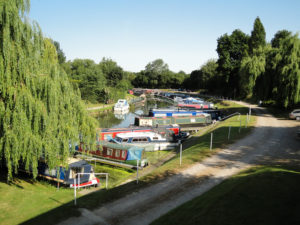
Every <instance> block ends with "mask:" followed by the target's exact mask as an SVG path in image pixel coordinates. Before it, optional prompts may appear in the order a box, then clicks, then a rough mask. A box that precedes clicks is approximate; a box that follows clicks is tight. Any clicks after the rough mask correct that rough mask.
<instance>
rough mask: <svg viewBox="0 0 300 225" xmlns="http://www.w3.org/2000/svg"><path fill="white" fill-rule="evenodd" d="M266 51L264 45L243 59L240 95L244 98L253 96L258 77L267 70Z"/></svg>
mask: <svg viewBox="0 0 300 225" xmlns="http://www.w3.org/2000/svg"><path fill="white" fill-rule="evenodd" d="M264 51H265V50H264V48H262V47H260V48H258V49H255V50H254V52H253V54H252V56H246V57H244V58H243V60H242V63H241V67H240V96H241V97H242V98H251V97H252V95H253V91H254V87H255V85H256V82H257V78H258V77H259V76H260V75H262V74H263V73H264V72H265V66H266V57H265V54H264ZM259 86H260V87H261V85H259Z"/></svg>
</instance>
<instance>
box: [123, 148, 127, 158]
mask: <svg viewBox="0 0 300 225" xmlns="http://www.w3.org/2000/svg"><path fill="white" fill-rule="evenodd" d="M125 157H126V151H125V150H123V151H122V158H125Z"/></svg>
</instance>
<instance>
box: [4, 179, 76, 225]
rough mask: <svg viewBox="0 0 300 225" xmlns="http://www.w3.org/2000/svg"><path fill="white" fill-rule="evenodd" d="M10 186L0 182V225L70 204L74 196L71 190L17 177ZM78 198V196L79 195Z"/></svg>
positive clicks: (9, 224) (19, 221)
mask: <svg viewBox="0 0 300 225" xmlns="http://www.w3.org/2000/svg"><path fill="white" fill-rule="evenodd" d="M19 177H20V178H16V179H15V180H14V182H13V183H12V184H7V183H6V178H5V177H3V176H1V180H0V211H1V213H0V224H1V225H12V224H19V223H21V222H23V221H26V220H28V219H31V218H33V217H36V216H37V215H40V214H43V213H45V212H47V211H49V210H51V209H53V208H56V207H59V206H62V205H65V204H66V203H68V202H70V201H71V200H72V199H73V197H74V195H73V191H72V190H71V189H66V188H60V189H59V190H58V189H57V188H56V186H55V185H51V184H49V182H47V181H33V180H32V179H30V178H29V177H27V176H19ZM79 196H80V195H79Z"/></svg>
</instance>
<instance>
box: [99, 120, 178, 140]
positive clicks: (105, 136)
mask: <svg viewBox="0 0 300 225" xmlns="http://www.w3.org/2000/svg"><path fill="white" fill-rule="evenodd" d="M166 130H168V131H172V132H173V134H174V135H175V136H180V132H181V131H180V126H178V125H177V124H170V125H163V126H159V127H149V126H147V127H141V126H132V127H127V128H103V129H98V130H97V140H98V141H104V140H110V139H112V138H115V137H116V135H117V134H120V133H129V132H148V131H154V132H158V133H161V132H166Z"/></svg>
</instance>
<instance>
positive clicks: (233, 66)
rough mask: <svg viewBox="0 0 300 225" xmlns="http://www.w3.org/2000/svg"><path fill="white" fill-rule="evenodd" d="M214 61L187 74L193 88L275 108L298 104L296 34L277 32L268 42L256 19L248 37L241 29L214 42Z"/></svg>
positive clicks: (299, 43) (299, 51) (299, 55)
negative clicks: (261, 102) (215, 52)
mask: <svg viewBox="0 0 300 225" xmlns="http://www.w3.org/2000/svg"><path fill="white" fill-rule="evenodd" d="M217 53H218V59H217V60H209V61H208V62H207V63H206V64H204V65H203V66H202V67H201V69H199V70H195V71H193V72H192V73H191V75H190V77H189V79H188V81H187V82H186V83H187V85H188V86H189V87H191V88H193V89H206V90H207V91H208V92H210V93H213V94H217V95H223V96H227V97H230V98H238V99H253V100H263V101H265V102H267V103H270V104H274V105H277V106H279V107H285V108H287V107H293V106H295V105H297V104H299V102H300V68H299V67H300V40H299V37H298V34H292V32H290V31H287V30H280V31H278V32H277V33H276V34H275V35H274V37H273V39H272V40H271V42H270V43H267V42H266V33H265V29H264V27H263V24H262V23H261V21H260V19H259V18H258V17H257V18H256V19H255V21H254V26H253V30H252V32H251V35H250V36H249V35H247V34H245V33H243V32H242V31H241V30H238V29H237V30H234V31H233V32H232V33H231V34H230V35H228V34H224V35H222V36H221V37H219V38H218V40H217Z"/></svg>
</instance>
